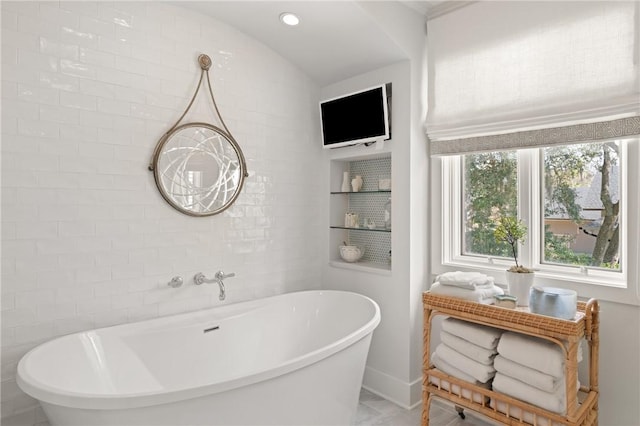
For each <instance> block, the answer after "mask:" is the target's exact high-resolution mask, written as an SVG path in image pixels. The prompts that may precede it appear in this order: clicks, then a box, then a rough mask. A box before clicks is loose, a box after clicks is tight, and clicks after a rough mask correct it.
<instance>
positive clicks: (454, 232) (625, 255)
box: [434, 138, 640, 305]
mask: <svg viewBox="0 0 640 426" xmlns="http://www.w3.org/2000/svg"><path fill="white" fill-rule="evenodd" d="M585 143H586V142H585ZM639 145H640V141H639V140H638V139H637V138H635V139H632V140H627V141H625V142H623V143H621V144H620V147H621V154H622V155H621V160H620V186H621V188H620V194H621V197H620V199H621V201H620V211H621V224H620V225H621V230H622V232H621V235H624V238H621V241H620V255H621V259H622V270H621V271H620V272H613V271H607V270H605V269H598V268H589V267H586V268H581V267H577V266H571V265H566V266H565V265H555V264H549V263H543V262H542V242H543V238H544V234H543V232H544V225H543V223H544V214H543V213H544V212H543V209H542V207H541V206H542V197H543V193H542V190H541V189H542V187H541V185H542V181H541V175H542V170H543V164H542V150H541V149H540V148H532V149H522V150H518V151H517V153H518V215H519V217H520V218H521V219H522V220H523V221H524V222H525V223H526V224H527V226H528V228H529V231H528V236H527V239H526V242H525V244H524V245H521V246H520V251H519V256H518V257H519V260H521V263H523V264H524V265H527V266H530V267H533V269H534V270H535V271H536V280H538V281H539V282H541V284H543V285H548V286H560V287H564V288H572V289H575V290H576V291H578V292H579V293H580V292H584V293H587V292H589V293H590V294H593V296H590V297H599V298H603V299H607V300H612V297H611V293H607V292H606V291H605V290H606V288H609V289H611V288H615V289H620V290H628V291H623V292H622V293H618V296H619V297H613V299H619V300H621V301H623V302H624V303H631V304H636V305H638V304H640V284H638V263H640V256H639V246H640V243H639V242H638V241H639V240H640V233H639V231H640V224H639V222H640V220H639V218H638V216H639V214H638V212H639V211H640V210H639V207H640V201H639V199H638V198H639V191H638V184H637V182H639V181H640V180H639V176H640V173H639V172H638V169H639V168H640V164H639V163H640V161H639V160H640V153H639ZM439 161H440V170H441V173H440V179H441V199H442V209H441V212H440V224H438V223H437V217H436V223H434V226H438V225H441V230H442V231H441V232H442V234H441V245H440V247H439V249H440V255H441V256H440V259H441V262H440V265H434V273H440V272H445V271H447V270H453V269H458V270H460V269H462V270H475V271H480V272H484V273H487V274H490V275H492V276H494V277H496V282H498V283H504V278H503V277H504V271H505V270H506V269H508V268H509V267H510V266H512V265H513V259H508V258H492V257H489V256H482V255H468V254H462V248H463V243H462V233H463V226H464V225H463V217H464V215H463V214H462V208H463V197H462V195H463V194H462V191H463V188H462V186H463V173H462V172H463V170H462V157H461V156H450V157H442V158H440V159H439ZM436 169H437V168H436ZM631 182H636V183H635V184H633V185H632V186H631V187H630V183H631ZM434 192H436V191H434ZM538 212H539V213H538ZM631 212H635V214H631ZM434 246H435V245H434ZM435 248H436V247H434V249H435ZM585 286H586V287H585Z"/></svg>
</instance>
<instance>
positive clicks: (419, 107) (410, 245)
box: [321, 2, 429, 407]
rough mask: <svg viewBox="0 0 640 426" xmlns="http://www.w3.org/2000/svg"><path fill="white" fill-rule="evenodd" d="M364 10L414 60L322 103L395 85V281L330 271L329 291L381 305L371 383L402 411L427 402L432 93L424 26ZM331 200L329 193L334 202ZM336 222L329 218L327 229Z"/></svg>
mask: <svg viewBox="0 0 640 426" xmlns="http://www.w3.org/2000/svg"><path fill="white" fill-rule="evenodd" d="M359 4H360V6H361V7H362V8H363V9H364V10H365V11H366V12H367V13H369V14H370V16H371V19H372V21H373V22H375V24H376V25H378V26H379V27H380V28H381V29H383V30H384V31H385V32H386V33H387V34H388V35H389V37H390V38H391V39H392V40H393V41H394V42H395V43H396V44H398V46H399V47H400V48H401V49H402V50H403V51H404V52H405V54H406V56H407V61H403V62H399V63H397V64H394V65H391V66H387V67H384V68H380V69H377V70H374V71H371V72H369V73H366V74H363V75H359V76H356V77H353V78H350V79H347V80H345V81H341V82H339V83H336V84H332V85H330V86H327V87H324V88H322V91H321V97H322V99H328V98H331V97H334V96H338V95H341V94H344V93H349V92H353V91H356V90H360V89H363V88H366V87H370V86H373V85H376V84H382V83H388V82H391V83H392V84H393V101H392V122H393V135H392V140H391V141H389V142H387V143H386V144H385V148H384V151H386V152H390V153H391V155H392V161H391V168H392V172H391V174H392V192H393V196H392V197H393V214H392V221H393V223H392V236H391V243H392V253H393V266H392V273H391V276H388V275H379V274H373V273H363V272H360V271H354V270H347V269H343V268H336V267H332V266H327V267H326V269H325V275H324V279H323V282H324V287H327V288H332V289H334V288H335V289H345V290H351V291H356V292H359V293H362V294H366V295H368V296H369V297H371V298H372V299H374V300H376V302H378V304H379V305H380V308H381V314H382V321H381V324H380V326H379V327H378V329H376V331H375V333H374V336H373V340H372V346H371V350H370V352H369V358H368V361H367V368H366V370H365V377H364V385H365V387H367V388H368V389H370V390H372V391H373V392H376V393H378V394H380V395H382V396H384V397H386V398H387V399H389V400H391V401H394V402H396V403H398V404H399V405H401V406H404V407H411V406H415V405H417V404H419V403H420V401H421V396H422V395H421V385H422V381H421V378H422V370H421V366H422V300H421V294H422V291H424V290H425V289H426V287H425V286H426V281H427V280H426V277H427V276H428V267H427V261H428V255H427V247H428V244H427V241H428V231H427V224H428V221H427V218H428V203H427V200H428V191H429V187H428V184H427V177H428V170H429V167H428V164H429V162H428V157H427V146H426V141H425V136H424V132H423V130H422V122H423V118H424V109H423V105H424V104H423V101H424V99H423V96H425V95H426V88H425V87H424V77H425V75H424V72H423V70H424V69H426V68H424V66H423V60H424V47H425V42H426V39H425V35H424V21H423V20H422V19H421V18H420V17H419V16H418V15H416V14H414V13H413V12H411V11H409V10H408V9H407V8H405V7H404V6H402V5H400V4H397V3H393V2H360V3H359ZM374 152H375V151H374V147H373V146H372V147H363V146H361V147H351V148H341V149H335V150H330V151H328V152H327V153H326V156H325V157H326V159H327V160H329V159H338V158H347V157H350V156H358V155H367V154H372V153H374ZM328 162H329V161H327V162H326V163H327V165H326V167H327V175H328ZM326 193H327V194H328V193H329V182H328V180H327V182H326ZM328 200H329V199H328V195H327V198H326V201H327V203H328ZM327 210H328V208H327ZM328 219H329V217H328V215H327V218H326V226H327V228H328V226H329V220H328ZM326 244H328V239H327V240H326ZM334 249H335V248H334V247H329V249H328V250H334Z"/></svg>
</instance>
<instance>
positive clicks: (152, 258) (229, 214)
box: [2, 1, 326, 425]
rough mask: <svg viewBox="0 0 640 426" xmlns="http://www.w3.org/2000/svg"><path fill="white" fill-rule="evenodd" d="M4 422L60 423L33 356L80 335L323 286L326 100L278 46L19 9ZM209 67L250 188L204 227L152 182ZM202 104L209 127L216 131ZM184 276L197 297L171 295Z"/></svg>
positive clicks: (8, 135)
mask: <svg viewBox="0 0 640 426" xmlns="http://www.w3.org/2000/svg"><path fill="white" fill-rule="evenodd" d="M2 44H3V46H2V424H5V422H6V423H7V424H24V425H32V424H34V423H36V422H39V421H42V420H43V417H42V413H41V412H40V411H39V410H37V409H34V407H36V403H35V401H34V400H32V399H31V398H29V397H28V396H26V395H24V394H23V393H22V392H21V391H20V390H19V389H18V388H17V386H16V384H15V368H16V364H17V362H18V360H19V358H20V357H21V356H22V355H23V354H24V353H25V352H26V351H28V350H29V349H31V348H33V347H34V346H36V345H37V344H39V343H42V342H44V341H46V340H49V339H51V338H54V337H56V336H60V335H63V334H67V333H71V332H76V331H80V330H86V329H91V328H95V327H103V326H109V325H113V324H119V323H126V322H131V321H137V320H141V319H146V318H153V317H157V316H162V315H168V314H173V313H179V312H185V311H191V310H196V309H200V308H206V307H210V306H215V305H218V304H219V303H220V302H219V301H218V298H217V289H216V288H214V287H213V286H202V287H196V286H194V285H193V283H192V280H191V279H192V277H193V275H194V274H195V273H196V272H199V271H202V272H204V273H205V274H207V275H211V274H213V273H214V272H215V271H217V270H218V269H224V270H225V271H226V272H235V273H236V274H237V276H236V277H235V278H233V279H229V280H228V282H227V283H226V284H227V300H226V302H224V303H233V302H237V301H241V300H245V299H252V298H257V297H264V296H269V295H272V294H277V293H282V292H286V291H294V290H301V289H309V288H319V287H320V275H321V271H322V268H321V262H320V259H321V257H322V256H323V255H324V247H319V246H318V245H316V244H310V242H313V241H318V240H319V239H321V237H322V236H323V235H324V234H325V233H326V231H325V229H324V228H322V227H321V226H320V223H321V222H322V220H323V218H324V216H323V215H322V214H321V212H322V211H323V210H322V207H323V203H322V201H321V200H322V197H320V196H318V193H319V191H320V190H323V189H324V188H323V185H322V181H323V178H324V176H325V175H324V174H323V173H324V169H323V168H322V167H321V164H320V162H319V161H318V157H319V156H320V155H321V148H320V139H319V130H318V117H317V114H318V112H317V100H318V97H319V88H318V87H317V86H316V85H315V84H314V83H313V82H312V81H311V80H310V79H309V78H308V77H307V76H305V75H304V74H302V73H301V72H300V71H299V70H298V69H297V68H295V67H294V66H293V65H292V64H290V63H289V62H287V61H286V60H284V59H283V58H282V57H280V56H279V55H277V54H275V53H274V52H273V51H271V50H270V49H269V48H267V47H265V46H264V45H262V44H261V43H260V42H258V41H256V40H253V39H251V38H249V37H247V36H245V35H244V34H242V33H240V32H238V31H236V30H235V29H233V28H231V27H229V26H227V25H225V24H223V23H221V22H218V21H217V20H215V19H211V18H208V17H205V16H201V15H198V14H195V13H193V12H190V11H187V10H185V9H182V8H178V7H173V6H169V5H167V4H162V3H160V2H118V3H112V2H48V1H45V2H5V1H3V2H2ZM200 53H207V54H209V55H210V56H211V57H212V59H213V63H214V66H213V67H212V70H211V73H212V75H211V77H212V82H213V85H214V92H215V93H216V98H217V101H218V104H219V107H220V111H221V113H222V115H223V117H224V119H225V121H226V123H227V125H228V127H229V128H230V129H231V131H232V133H233V134H234V136H235V137H236V139H237V140H238V141H239V143H240V145H241V147H242V149H243V150H244V154H245V156H246V159H247V164H248V168H249V172H250V176H249V178H248V179H247V181H246V186H245V188H244V189H243V191H242V194H241V195H240V197H239V198H238V200H237V201H236V203H235V204H234V206H233V207H231V208H230V209H229V210H227V211H225V212H224V213H223V214H221V215H217V216H212V217H207V218H193V217H189V216H185V215H182V214H180V213H178V212H177V211H175V210H173V209H172V208H171V207H170V206H169V205H168V204H167V203H165V202H164V200H163V199H162V198H161V197H160V194H159V193H158V191H157V189H156V187H155V184H154V182H153V175H152V173H151V172H149V171H148V170H147V166H148V163H149V160H150V156H151V154H152V152H153V149H154V147H155V145H156V142H157V140H158V139H159V137H160V136H161V135H162V133H163V132H165V131H166V130H167V129H168V128H169V127H170V126H171V125H172V124H173V123H174V122H175V121H176V120H177V119H178V117H179V116H180V114H181V113H182V111H183V110H184V108H185V107H186V105H187V103H188V101H189V99H190V98H191V95H192V94H193V91H194V89H195V84H196V82H197V79H198V77H199V71H200V69H199V67H198V65H197V62H196V58H197V56H198V54H200ZM205 101H206V97H204V96H200V98H199V103H198V107H199V109H198V112H197V113H196V114H195V115H193V116H192V118H193V119H196V118H206V119H207V121H212V120H213V119H212V118H209V117H212V116H211V115H210V111H209V110H208V109H207V108H208V107H207V104H206V103H205ZM174 275H182V276H183V278H184V279H185V285H184V286H183V287H182V288H179V289H170V288H168V287H167V285H166V284H167V282H168V281H169V280H170V279H171V277H173V276H174Z"/></svg>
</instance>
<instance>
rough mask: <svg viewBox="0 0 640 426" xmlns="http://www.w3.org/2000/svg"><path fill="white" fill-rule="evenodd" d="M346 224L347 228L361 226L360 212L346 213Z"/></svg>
mask: <svg viewBox="0 0 640 426" xmlns="http://www.w3.org/2000/svg"><path fill="white" fill-rule="evenodd" d="M344 226H345V228H359V227H360V217H359V216H358V213H353V212H347V213H346V214H345V215H344Z"/></svg>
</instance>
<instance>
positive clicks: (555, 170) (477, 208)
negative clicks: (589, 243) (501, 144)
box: [464, 143, 619, 269]
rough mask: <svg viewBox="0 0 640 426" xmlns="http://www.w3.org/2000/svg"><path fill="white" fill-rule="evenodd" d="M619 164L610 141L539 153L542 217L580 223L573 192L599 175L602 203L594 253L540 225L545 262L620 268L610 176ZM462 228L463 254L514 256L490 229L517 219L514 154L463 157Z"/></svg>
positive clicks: (615, 208)
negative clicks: (574, 247)
mask: <svg viewBox="0 0 640 426" xmlns="http://www.w3.org/2000/svg"><path fill="white" fill-rule="evenodd" d="M617 161H618V147H617V146H616V145H615V144H613V143H605V144H584V145H572V146H566V147H558V148H547V149H545V150H544V176H545V179H544V199H545V203H544V208H545V217H558V216H560V217H565V218H567V219H570V220H572V221H573V222H574V223H576V224H581V223H582V222H583V210H582V207H581V206H580V205H579V202H580V200H579V199H578V193H577V189H578V188H580V187H587V186H589V185H590V184H591V182H592V180H593V177H594V175H595V174H597V173H600V174H601V175H602V176H603V178H602V184H601V187H600V188H597V189H598V190H599V192H600V194H599V195H600V201H601V203H602V205H603V210H602V216H603V220H602V225H601V226H600V230H599V232H598V235H597V237H594V238H596V241H595V247H594V250H593V253H576V252H574V251H573V250H572V249H571V244H572V243H573V240H574V238H572V237H570V236H565V235H555V234H553V233H552V232H551V231H550V230H549V225H547V224H545V241H544V260H545V261H546V262H550V263H559V264H569V265H591V266H596V267H605V268H613V269H619V263H618V259H617V256H618V244H619V241H618V223H619V220H618V214H619V211H618V207H619V201H618V200H613V199H612V191H611V182H610V175H611V169H612V167H613V165H615V164H616V162H617ZM464 173H465V180H464V185H465V187H464V203H465V206H466V208H465V229H464V253H465V254H471V255H473V254H478V255H484V256H497V257H514V258H515V259H516V263H517V252H515V253H514V250H513V248H514V247H513V246H511V245H510V244H509V243H507V242H504V241H502V242H500V241H496V239H495V238H494V230H495V228H496V224H497V223H498V221H499V218H500V217H509V216H510V217H514V218H515V217H517V160H516V153H515V152H491V153H481V154H474V155H466V156H465V157H464Z"/></svg>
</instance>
